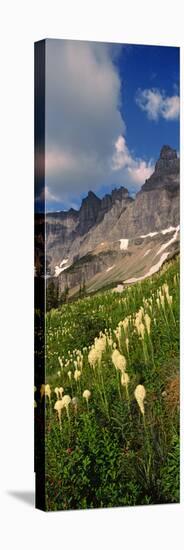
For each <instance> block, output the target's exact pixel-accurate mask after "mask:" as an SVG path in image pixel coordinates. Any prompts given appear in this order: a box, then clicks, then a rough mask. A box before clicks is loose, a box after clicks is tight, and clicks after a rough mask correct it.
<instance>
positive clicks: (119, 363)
mask: <svg viewBox="0 0 184 550" xmlns="http://www.w3.org/2000/svg"><path fill="white" fill-rule="evenodd" d="M112 362H113V365H114V366H115V369H116V370H120V371H121V372H124V371H125V369H126V359H125V357H124V355H121V353H120V352H119V351H118V350H117V349H115V350H114V351H113V353H112Z"/></svg>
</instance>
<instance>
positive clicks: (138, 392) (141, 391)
mask: <svg viewBox="0 0 184 550" xmlns="http://www.w3.org/2000/svg"><path fill="white" fill-rule="evenodd" d="M134 395H135V399H136V401H137V403H138V405H139V408H140V411H141V413H142V414H143V416H144V399H145V397H146V390H145V387H144V386H142V384H138V386H137V387H136V388H135V391H134Z"/></svg>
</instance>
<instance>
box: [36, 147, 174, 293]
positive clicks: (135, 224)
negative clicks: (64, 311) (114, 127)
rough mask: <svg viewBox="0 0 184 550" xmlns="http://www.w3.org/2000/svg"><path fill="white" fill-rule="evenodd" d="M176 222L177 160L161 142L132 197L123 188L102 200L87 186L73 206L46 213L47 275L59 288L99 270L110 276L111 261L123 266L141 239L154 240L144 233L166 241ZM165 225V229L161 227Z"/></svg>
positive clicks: (75, 282) (112, 270)
mask: <svg viewBox="0 0 184 550" xmlns="http://www.w3.org/2000/svg"><path fill="white" fill-rule="evenodd" d="M178 224H179V159H178V158H177V154H176V151H175V150H174V149H172V148H171V147H169V146H167V145H164V146H163V147H162V149H161V152H160V157H159V159H158V161H157V163H156V165H155V170H154V172H153V174H152V175H151V177H150V178H149V179H148V180H146V182H145V183H144V185H143V186H142V188H141V190H140V191H139V192H138V193H137V195H136V197H135V199H132V198H131V197H130V196H129V193H128V190H127V189H125V188H124V187H121V188H120V189H114V190H113V191H112V192H111V193H110V194H107V195H105V197H103V198H102V199H100V198H98V197H97V196H96V195H95V194H94V193H93V192H92V191H89V193H88V195H87V197H85V198H84V199H83V200H82V204H81V207H80V209H79V210H78V211H77V210H74V209H70V210H69V211H68V212H58V213H49V214H47V216H46V249H47V265H48V271H49V273H50V275H51V276H53V275H55V276H58V277H59V286H60V290H61V291H62V290H63V289H64V286H65V285H66V284H67V285H68V286H69V287H70V288H72V287H74V286H76V285H80V284H81V282H82V280H84V279H85V282H86V281H89V280H90V279H91V278H93V277H96V276H97V277H98V274H100V273H102V272H104V270H105V272H106V273H107V274H109V275H108V277H110V276H111V278H112V276H113V273H114V269H115V267H114V265H115V264H116V265H117V264H118V265H120V264H122V263H123V264H124V265H125V263H127V259H129V260H128V261H129V263H130V257H131V258H132V254H133V256H134V255H136V251H138V248H139V250H140V240H141V246H142V245H143V242H144V243H147V241H148V240H149V239H152V243H153V235H151V237H149V235H150V234H151V233H155V234H157V235H158V237H157V244H158V247H160V248H161V246H162V245H164V244H166V245H167V240H168V242H169V239H170V240H171V241H172V238H174V235H175V233H174V232H176V228H177V226H178ZM168 228H170V229H169V231H168V232H167V231H166V232H164V231H165V230H166V229H168ZM172 231H173V233H172ZM177 232H178V229H177ZM165 241H166V242H165ZM176 241H178V233H177V236H176V238H175V239H174V240H173V242H172V243H171V248H172V250H173V247H174V249H176ZM123 242H124V245H123V244H122V243H123ZM127 242H128V244H127V245H126V243H127ZM136 242H137V243H138V242H139V244H137V245H136ZM173 243H174V244H173ZM168 246H169V245H168ZM132 247H133V248H132ZM143 248H144V247H143ZM152 248H153V247H152V246H151V248H150V249H151V250H152ZM165 248H167V246H166V247H165ZM146 250H149V249H148V248H147V249H146ZM146 250H145V252H146ZM158 250H159V248H158ZM145 256H146V254H145ZM125 257H126V262H125ZM148 258H149V252H148V254H147V260H148ZM144 263H145V260H144ZM135 265H136V262H135ZM145 268H146V267H145ZM134 271H136V270H135V269H134ZM118 273H120V274H121V273H122V270H121V269H120V270H119V271H118ZM127 273H128V271H127ZM131 274H133V271H132V270H131ZM125 275H126V274H125ZM115 279H116V280H117V277H116V278H115ZM120 279H121V275H120ZM118 280H119V279H118Z"/></svg>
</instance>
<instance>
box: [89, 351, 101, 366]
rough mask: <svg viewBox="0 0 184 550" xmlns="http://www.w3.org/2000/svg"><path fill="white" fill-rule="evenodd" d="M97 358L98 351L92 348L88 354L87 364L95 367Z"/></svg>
mask: <svg viewBox="0 0 184 550" xmlns="http://www.w3.org/2000/svg"><path fill="white" fill-rule="evenodd" d="M98 358H99V355H98V352H97V350H96V349H95V348H92V349H91V350H90V352H89V354H88V361H89V364H90V365H91V366H92V367H93V368H95V366H96V364H97V362H98Z"/></svg>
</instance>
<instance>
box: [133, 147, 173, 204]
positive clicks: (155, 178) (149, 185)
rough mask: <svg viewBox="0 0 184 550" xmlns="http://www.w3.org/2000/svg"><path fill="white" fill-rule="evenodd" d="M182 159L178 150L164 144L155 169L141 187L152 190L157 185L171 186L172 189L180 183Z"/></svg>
mask: <svg viewBox="0 0 184 550" xmlns="http://www.w3.org/2000/svg"><path fill="white" fill-rule="evenodd" d="M179 170H180V161H179V158H178V157H177V153H176V150H175V149H173V148H172V147H170V146H169V145H163V147H162V149H161V151H160V156H159V159H158V160H157V162H156V164H155V170H154V172H153V174H152V175H151V176H150V178H149V179H148V180H146V182H145V183H144V185H143V186H142V188H141V193H142V191H143V192H144V191H151V190H152V189H156V188H157V187H163V186H164V187H165V186H166V187H168V186H169V187H170V189H171V190H172V187H173V189H174V188H175V186H176V185H179Z"/></svg>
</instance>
